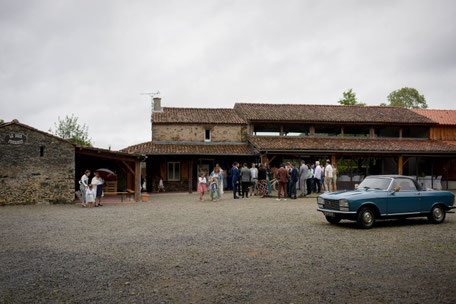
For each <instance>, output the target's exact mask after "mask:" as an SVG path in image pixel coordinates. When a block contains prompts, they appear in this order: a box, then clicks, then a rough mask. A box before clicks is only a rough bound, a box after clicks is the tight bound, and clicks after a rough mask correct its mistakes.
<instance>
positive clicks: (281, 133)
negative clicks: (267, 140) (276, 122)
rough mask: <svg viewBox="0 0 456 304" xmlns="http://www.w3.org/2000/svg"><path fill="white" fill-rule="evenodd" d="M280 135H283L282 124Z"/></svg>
mask: <svg viewBox="0 0 456 304" xmlns="http://www.w3.org/2000/svg"><path fill="white" fill-rule="evenodd" d="M280 136H283V125H281V126H280Z"/></svg>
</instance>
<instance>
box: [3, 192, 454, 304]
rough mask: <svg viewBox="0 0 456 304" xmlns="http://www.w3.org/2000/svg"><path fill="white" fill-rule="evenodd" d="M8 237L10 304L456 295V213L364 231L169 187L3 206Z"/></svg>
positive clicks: (298, 206) (295, 211)
mask: <svg viewBox="0 0 456 304" xmlns="http://www.w3.org/2000/svg"><path fill="white" fill-rule="evenodd" d="M226 196H227V197H229V196H230V195H229V193H227V194H226ZM0 243H1V248H0V263H1V264H0V265H1V272H0V283H1V285H0V301H1V302H3V303H19V302H26V303H31V302H33V303H40V302H41V303H61V302H67V303H70V302H76V303H78V302H79V303H82V302H104V303H129V302H131V303H161V302H164V303H208V302H211V303H213V302H218V303H233V302H253V303H302V302H307V303H308V302H323V303H365V302H367V301H369V302H378V303H391V302H395V303H396V302H404V303H418V302H420V303H455V302H456V215H455V214H449V215H448V216H447V219H446V221H445V223H443V224H441V225H432V224H428V222H427V220H426V219H424V218H423V219H410V220H406V221H397V220H392V221H385V222H380V223H378V225H377V227H376V228H374V229H371V230H360V229H357V228H356V225H355V224H354V223H352V222H348V221H342V222H341V224H339V225H336V226H333V225H330V224H328V223H327V222H326V220H325V219H324V217H323V215H322V214H320V213H319V212H317V211H316V201H315V199H298V200H288V201H286V202H285V201H280V202H278V201H276V200H275V199H272V198H268V199H259V198H255V199H249V200H232V199H231V198H226V199H225V200H223V201H221V202H218V203H212V202H209V201H205V202H199V200H198V195H197V194H192V195H189V194H163V195H153V196H151V198H150V201H149V202H147V203H135V204H122V205H120V204H118V205H105V206H104V207H102V208H93V209H90V210H89V209H85V208H81V207H79V206H76V205H74V206H73V205H71V206H70V205H42V206H9V207H1V208H0Z"/></svg>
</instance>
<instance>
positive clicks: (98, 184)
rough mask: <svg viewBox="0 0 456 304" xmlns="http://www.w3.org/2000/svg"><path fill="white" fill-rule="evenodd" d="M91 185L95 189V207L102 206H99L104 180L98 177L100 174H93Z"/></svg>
mask: <svg viewBox="0 0 456 304" xmlns="http://www.w3.org/2000/svg"><path fill="white" fill-rule="evenodd" d="M91 184H92V185H94V186H95V187H96V194H97V200H96V201H95V207H98V206H103V205H102V204H101V196H102V194H103V184H104V180H103V179H102V178H101V177H100V173H98V172H95V176H94V177H93V178H92V182H91Z"/></svg>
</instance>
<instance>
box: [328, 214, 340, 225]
mask: <svg viewBox="0 0 456 304" xmlns="http://www.w3.org/2000/svg"><path fill="white" fill-rule="evenodd" d="M325 217H326V220H327V221H328V222H329V223H331V224H337V223H339V222H340V220H341V218H340V217H338V216H325Z"/></svg>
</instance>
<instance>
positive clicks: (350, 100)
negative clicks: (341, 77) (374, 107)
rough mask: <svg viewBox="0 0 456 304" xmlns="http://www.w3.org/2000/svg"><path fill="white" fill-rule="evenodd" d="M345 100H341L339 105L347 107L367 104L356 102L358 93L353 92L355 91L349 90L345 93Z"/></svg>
mask: <svg viewBox="0 0 456 304" xmlns="http://www.w3.org/2000/svg"><path fill="white" fill-rule="evenodd" d="M343 95H344V98H342V99H339V101H338V103H340V104H341V105H345V106H365V105H366V104H365V103H363V102H358V100H356V93H355V92H353V89H350V90H348V91H347V92H344V93H343Z"/></svg>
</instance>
